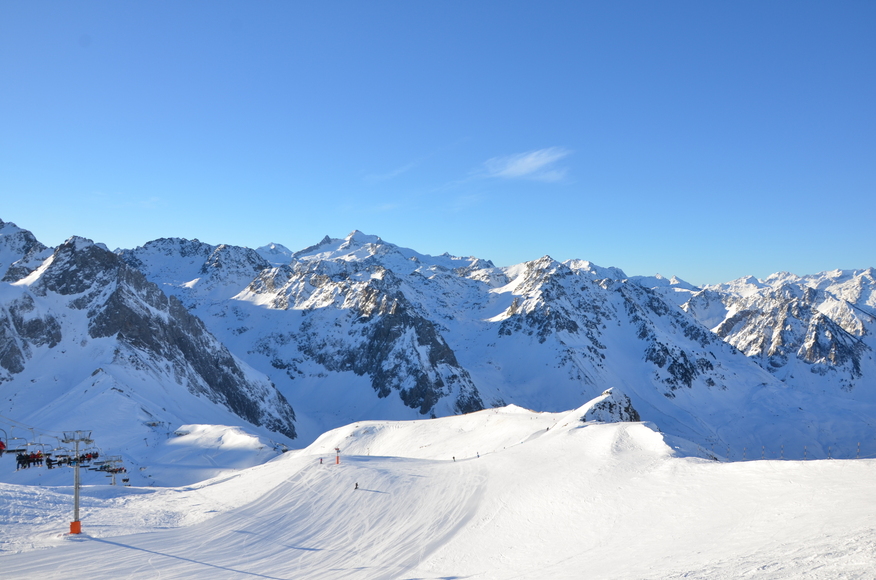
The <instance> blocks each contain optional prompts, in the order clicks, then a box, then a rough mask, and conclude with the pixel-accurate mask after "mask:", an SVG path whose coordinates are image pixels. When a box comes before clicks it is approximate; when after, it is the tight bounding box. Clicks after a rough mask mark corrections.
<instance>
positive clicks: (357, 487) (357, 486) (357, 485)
mask: <svg viewBox="0 0 876 580" xmlns="http://www.w3.org/2000/svg"><path fill="white" fill-rule="evenodd" d="M353 489H359V482H358V481H357V482H356V487H354V488H353Z"/></svg>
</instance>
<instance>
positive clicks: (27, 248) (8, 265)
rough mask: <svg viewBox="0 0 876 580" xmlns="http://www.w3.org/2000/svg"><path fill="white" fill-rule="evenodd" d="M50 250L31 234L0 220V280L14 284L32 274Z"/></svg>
mask: <svg viewBox="0 0 876 580" xmlns="http://www.w3.org/2000/svg"><path fill="white" fill-rule="evenodd" d="M50 253H51V250H49V248H47V247H46V246H44V245H43V244H41V243H40V242H39V241H38V240H37V239H36V236H34V235H33V234H32V233H31V232H29V231H28V230H23V229H21V228H19V227H18V226H16V225H15V224H14V223H12V222H4V221H3V220H0V256H3V258H0V280H2V281H3V282H16V281H18V280H21V279H22V278H24V277H25V276H27V275H28V274H30V273H31V272H33V271H34V270H35V269H36V267H37V266H39V264H40V263H41V262H42V261H43V260H44V259H45V258H47V257H48V256H49V254H50Z"/></svg>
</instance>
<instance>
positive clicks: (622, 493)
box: [0, 407, 876, 580]
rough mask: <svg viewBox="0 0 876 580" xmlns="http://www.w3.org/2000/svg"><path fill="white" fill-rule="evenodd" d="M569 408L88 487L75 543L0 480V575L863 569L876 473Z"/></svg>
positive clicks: (351, 439) (18, 489)
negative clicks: (714, 445)
mask: <svg viewBox="0 0 876 580" xmlns="http://www.w3.org/2000/svg"><path fill="white" fill-rule="evenodd" d="M580 414H582V413H581V409H579V410H576V411H574V412H571V413H555V414H552V413H532V412H529V411H526V410H524V409H520V408H513V407H512V408H508V409H501V410H488V411H482V412H479V413H472V414H470V415H465V416H460V417H448V418H442V419H436V420H429V421H412V422H362V423H357V424H354V425H349V426H346V427H343V428H341V429H337V430H335V431H332V432H329V433H326V434H325V435H324V436H323V437H321V438H320V439H319V440H317V441H316V442H314V444H312V445H311V446H310V447H308V448H307V449H304V450H300V451H293V452H289V453H287V454H285V455H283V456H281V457H279V458H277V459H275V460H273V461H271V462H269V463H266V464H264V465H260V466H257V467H253V468H250V469H245V470H242V471H239V472H237V473H236V474H231V475H226V476H223V477H220V478H216V479H213V480H208V481H205V482H202V483H200V484H195V485H191V486H188V487H182V488H164V489H157V488H156V489H145V488H118V487H117V488H111V487H108V486H93V487H88V488H86V489H85V490H84V491H83V495H84V496H85V499H84V500H83V517H82V521H83V531H84V532H85V533H84V534H83V535H82V536H80V537H72V536H64V535H63V532H64V531H66V529H67V525H68V521H69V513H70V507H69V506H70V504H69V503H67V504H66V505H65V501H64V499H65V498H66V499H68V500H69V493H70V492H69V488H51V489H50V488H39V487H29V486H16V485H8V484H6V485H2V486H0V500H2V501H0V506H3V507H0V577H3V578H6V577H9V578H21V579H29V578H39V579H40V580H50V579H52V578H82V579H85V578H88V579H99V578H113V579H116V578H145V577H150V578H162V579H166V578H195V579H199V578H203V579H205V580H207V579H210V580H213V579H216V578H220V579H222V578H250V577H253V578H283V579H287V578H317V579H319V578H332V579H334V578H357V579H358V578H365V579H370V578H380V579H383V578H385V579H390V578H393V579H394V578H399V579H403V578H479V579H501V580H509V579H512V578H551V579H554V578H560V579H562V578H576V579H578V578H606V579H612V578H617V579H621V578H654V579H658V578H703V579H705V578H709V579H715V578H717V579H725V578H726V579H730V578H741V577H753V578H769V579H772V578H799V577H806V578H817V579H827V578H873V577H874V576H876V557H874V555H873V554H874V553H876V501H874V500H876V491H874V486H873V481H876V460H869V459H868V460H858V461H838V460H834V461H806V462H795V461H784V462H783V461H750V462H740V463H719V462H715V461H708V460H704V459H699V458H695V457H681V456H678V455H677V454H676V453H675V452H674V451H673V449H672V448H671V447H670V446H668V445H667V444H666V443H665V442H664V439H663V436H662V435H661V434H659V433H657V432H655V431H653V430H652V429H651V428H649V427H648V426H647V425H645V424H640V423H617V424H582V423H580V422H578V421H577V420H576V416H580ZM334 447H341V449H342V455H341V464H340V465H334V451H333V448H334ZM348 453H351V454H353V455H348ZM368 453H370V455H368ZM478 453H479V454H480V457H478V455H477V454H478ZM454 456H455V457H456V461H454V460H453V459H452V458H453V457H454ZM320 458H323V460H324V463H323V464H322V465H320V464H319V459H320ZM356 483H358V484H359V489H358V490H354V486H355V484H356ZM35 548H48V549H35Z"/></svg>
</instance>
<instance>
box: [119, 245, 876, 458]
mask: <svg viewBox="0 0 876 580" xmlns="http://www.w3.org/2000/svg"><path fill="white" fill-rule="evenodd" d="M193 243H194V242H189V241H186V240H157V241H156V242H150V243H149V244H146V245H145V246H143V247H141V248H136V249H134V250H126V251H124V252H122V253H121V255H122V256H123V257H124V258H125V259H126V260H128V261H129V263H132V264H135V265H137V266H138V267H139V268H142V270H143V271H144V272H145V273H146V275H147V276H148V277H149V278H150V279H151V280H153V281H155V282H156V283H159V284H160V285H162V287H163V288H164V289H165V291H166V292H168V293H170V294H174V295H177V296H179V297H180V299H181V300H182V301H183V302H184V303H185V304H187V305H188V306H190V307H191V308H192V309H193V311H194V312H196V313H197V314H198V315H199V316H200V317H201V318H202V319H203V320H204V321H205V322H206V323H207V325H208V326H209V327H210V329H211V331H213V332H214V333H215V334H216V335H217V336H221V337H222V338H223V340H224V341H225V342H226V344H228V345H229V346H230V347H231V348H232V350H233V351H234V352H236V353H238V354H239V355H240V356H242V357H243V358H245V360H247V362H249V363H250V364H251V365H253V366H254V367H256V368H257V369H259V370H261V371H262V372H264V373H266V374H268V375H269V376H271V378H272V379H273V380H274V382H275V383H276V384H277V385H278V387H279V388H280V390H281V391H282V392H283V393H284V394H286V396H287V397H288V398H289V399H290V400H292V401H293V402H295V404H296V406H297V407H298V408H299V416H307V417H308V420H310V421H311V424H310V425H311V426H310V427H309V428H310V429H313V431H312V432H311V434H309V435H308V438H309V437H310V436H316V435H318V434H319V432H321V431H322V430H325V429H327V428H330V427H334V426H337V425H339V424H343V423H344V422H349V421H355V420H357V419H369V418H406V417H410V418H413V417H415V416H417V415H422V414H429V415H432V414H437V415H446V414H449V413H458V412H465V411H469V410H474V409H477V408H480V407H482V406H491V405H504V404H508V403H514V404H517V405H521V406H524V407H528V408H533V409H544V410H552V411H557V410H564V409H570V408H576V407H578V406H580V405H581V403H582V401H587V400H590V399H592V398H594V397H597V396H599V395H600V394H601V393H602V392H603V391H604V390H605V389H606V388H611V387H619V388H621V389H622V390H623V391H624V392H625V393H627V395H628V396H629V398H630V400H631V404H632V406H633V407H634V408H635V409H637V410H638V413H639V414H640V416H641V417H642V418H643V419H644V420H650V421H655V422H656V423H657V424H658V425H659V426H660V427H661V428H662V429H664V430H666V431H667V432H671V433H673V434H676V435H680V436H683V437H687V438H690V439H693V440H695V441H698V442H700V443H701V444H711V445H716V444H717V445H719V446H725V445H732V446H739V447H742V446H745V445H750V446H752V447H753V446H755V445H757V444H758V442H759V441H763V440H770V441H771V442H774V441H775V440H776V438H784V439H787V440H793V439H796V440H800V441H803V440H806V441H807V442H808V444H809V446H810V453H812V451H811V450H812V449H813V445H814V446H816V447H817V446H818V445H822V446H823V447H824V448H826V447H827V446H828V444H829V443H828V440H829V439H830V440H831V441H832V442H833V443H836V441H835V440H836V439H837V438H838V437H839V438H844V439H850V438H851V439H856V440H857V439H859V438H862V437H863V436H864V434H866V433H872V432H873V424H874V421H873V417H874V414H873V408H872V405H871V403H872V396H871V395H866V394H865V393H863V392H861V391H860V390H859V391H858V392H856V393H854V394H853V395H850V394H849V391H848V390H846V391H843V390H842V389H834V391H836V392H832V391H831V392H828V391H824V390H823V392H821V393H819V394H817V395H816V393H815V389H806V390H803V391H801V390H794V389H790V390H789V389H788V386H789V384H790V383H788V382H783V380H781V379H785V377H778V376H777V375H776V374H775V373H771V372H768V371H767V370H766V369H765V368H763V367H761V366H760V364H759V363H761V362H762V361H760V360H757V358H748V357H746V356H745V354H744V353H743V352H741V351H740V349H738V348H737V347H736V346H734V344H733V343H732V341H725V340H723V338H724V337H722V336H720V335H718V334H716V333H714V332H710V328H711V327H707V326H704V324H703V323H702V322H701V321H702V318H701V317H699V315H698V311H696V310H695V309H694V308H692V307H690V306H685V307H684V308H680V307H679V306H680V305H682V304H684V303H685V302H687V300H688V299H691V298H692V297H693V296H695V295H697V294H698V293H702V292H705V291H701V290H700V289H698V288H695V287H693V286H691V285H689V284H686V283H684V282H683V281H679V280H677V279H674V278H673V279H670V280H667V279H663V278H660V277H657V278H643V277H639V278H634V279H630V278H628V277H627V276H626V275H625V274H624V273H623V272H622V271H621V270H619V269H617V268H600V267H598V266H595V265H594V264H591V263H589V262H585V261H581V260H571V261H568V262H565V263H559V262H557V261H555V260H552V259H551V258H549V257H547V256H546V257H544V258H541V259H539V260H535V261H533V262H528V263H525V264H520V265H517V266H512V267H508V268H497V267H495V266H494V265H493V264H492V263H490V262H488V261H485V260H481V259H477V258H458V257H453V256H449V255H443V256H425V255H422V254H419V253H417V252H415V251H413V250H408V249H405V248H400V247H397V246H395V245H393V244H389V243H387V242H384V241H383V240H381V239H380V238H378V237H376V236H368V235H365V234H362V233H361V232H353V233H352V234H350V235H349V236H348V237H347V238H345V239H332V238H329V237H326V238H324V239H323V240H322V241H320V242H319V243H317V244H315V245H314V246H311V247H309V248H306V249H304V250H301V251H299V252H296V253H294V254H292V255H291V256H290V259H289V263H288V264H282V263H279V265H278V264H277V263H275V264H273V265H270V266H269V267H265V268H263V269H261V270H260V271H258V272H256V274H255V276H253V277H252V278H251V279H250V280H249V281H246V282H244V280H245V279H246V278H247V276H248V275H249V273H250V272H254V271H255V270H257V269H258V266H257V265H254V262H253V260H251V259H250V258H247V255H248V253H249V252H252V250H249V249H246V248H233V247H228V246H205V247H202V248H201V249H200V250H199V253H198V259H196V260H192V259H191V256H192V254H191V253H189V254H188V255H187V256H185V257H182V256H180V257H177V256H176V252H179V250H178V248H189V247H190V246H191V244H193ZM197 244H200V242H197ZM220 247H221V248H224V250H223V251H224V252H225V253H226V254H227V257H228V259H227V260H225V262H224V263H223V267H224V268H228V272H229V274H228V275H225V274H221V273H220V271H219V270H217V271H215V272H214V275H213V277H212V278H209V279H208V278H205V277H204V268H203V262H198V260H200V259H202V258H203V259H204V260H206V257H207V256H208V255H212V253H213V252H215V251H217V250H218V249H219V248H220ZM226 297H227V298H226ZM698 318H699V319H698ZM832 336H833V335H832ZM813 344H814V345H815V346H813V348H810V351H811V352H815V350H818V349H821V350H824V349H828V350H829V349H830V347H829V346H827V345H826V344H824V342H823V341H822V342H821V343H813ZM813 349H814V350H813ZM825 360H827V361H829V362H831V361H833V362H835V363H837V364H839V363H840V361H841V357H839V356H836V357H834V358H833V359H831V358H830V357H829V356H828V357H827V358H826V359H825ZM850 364H852V367H850V368H853V367H854V365H853V363H850ZM835 366H836V365H835ZM837 368H838V367H837ZM861 372H866V371H865V370H862V371H861ZM361 379H364V381H365V382H364V383H363V382H362V380H361ZM786 380H787V379H786ZM365 385H367V387H368V389H367V390H368V391H370V392H371V393H372V395H370V396H368V395H367V392H366V391H364V390H363V387H364V386H365ZM375 395H376V397H375ZM378 400H382V401H384V403H380V404H377V401H378ZM393 401H395V402H393ZM861 402H863V403H865V404H863V405H862V404H860V403H861ZM868 405H870V406H868ZM404 408H409V409H411V410H412V411H413V414H412V415H408V414H406V413H405V411H404ZM825 408H829V409H831V412H835V413H837V414H839V415H844V416H845V417H846V418H845V419H844V421H845V423H846V424H847V425H850V426H851V427H849V430H848V432H846V431H843V432H842V433H839V431H838V430H836V429H826V428H825V425H826V424H827V423H829V421H827V420H824V418H823V415H824V414H825V412H824V409H825ZM302 409H304V411H303V412H302ZM831 438H832V439H831ZM801 448H802V444H801Z"/></svg>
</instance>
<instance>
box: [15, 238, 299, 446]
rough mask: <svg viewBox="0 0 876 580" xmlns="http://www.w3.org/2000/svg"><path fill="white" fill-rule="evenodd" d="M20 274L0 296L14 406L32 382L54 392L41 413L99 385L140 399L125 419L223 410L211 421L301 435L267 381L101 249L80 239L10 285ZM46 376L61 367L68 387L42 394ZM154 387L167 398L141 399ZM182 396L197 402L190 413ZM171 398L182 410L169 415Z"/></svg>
mask: <svg viewBox="0 0 876 580" xmlns="http://www.w3.org/2000/svg"><path fill="white" fill-rule="evenodd" d="M22 258H23V259H25V260H26V259H27V255H26V253H25V255H24V256H22ZM14 266H15V263H13V267H12V268H9V270H8V272H7V283H6V284H4V285H3V286H2V294H0V296H2V300H0V389H3V390H4V392H6V393H11V394H12V395H13V397H11V398H10V397H7V399H8V400H10V401H12V400H13V399H14V398H15V396H19V395H21V389H20V388H19V389H16V388H15V387H16V384H15V383H21V382H22V381H24V380H26V379H29V380H30V382H31V383H33V385H34V386H32V387H31V388H32V389H44V388H45V389H46V391H52V393H53V395H52V396H51V397H47V400H45V401H43V404H44V405H46V406H51V405H54V404H55V403H56V401H55V400H53V398H55V399H57V398H58V397H60V398H67V399H69V400H70V401H69V402H70V404H71V405H72V404H73V403H72V399H71V397H72V395H71V393H72V392H73V391H76V390H77V386H78V387H82V389H83V392H87V391H88V389H89V386H90V387H91V388H92V390H94V388H96V387H97V384H98V382H101V381H103V382H105V386H106V389H108V391H110V390H111V391H113V392H115V393H128V394H129V393H130V392H131V391H138V394H137V396H136V398H139V399H141V404H140V405H139V408H138V409H137V415H138V416H137V417H130V418H129V420H136V421H141V422H143V423H144V424H145V423H149V424H152V425H157V424H159V423H161V424H164V423H166V424H168V425H169V424H171V423H174V422H180V423H186V422H189V423H196V422H199V421H201V420H203V418H204V416H203V413H204V410H205V409H210V408H211V407H216V406H218V407H219V408H220V409H225V411H223V412H224V415H223V412H214V411H213V410H210V411H209V412H208V413H206V415H208V416H209V415H212V416H213V417H214V419H216V418H221V419H223V420H225V421H226V422H230V421H233V422H239V421H240V420H241V419H243V420H245V421H247V422H249V423H250V424H252V425H254V426H256V427H262V428H263V429H266V430H268V431H271V432H274V433H277V434H280V435H282V436H285V437H288V438H294V437H295V435H296V433H295V427H294V420H295V415H294V412H293V410H292V408H291V406H290V405H289V404H288V402H287V401H286V400H285V398H284V397H283V396H282V395H281V394H280V393H279V392H277V390H276V389H275V388H274V386H273V385H272V384H271V383H270V381H269V380H268V379H267V377H264V376H263V375H260V374H259V373H257V372H255V371H254V370H253V369H251V368H249V367H247V365H246V364H245V363H243V362H242V361H240V360H239V359H238V358H237V357H235V356H234V355H232V354H231V353H230V352H229V351H228V349H227V348H226V347H225V346H224V345H222V343H221V342H220V341H218V340H217V339H216V338H215V337H214V336H212V335H211V334H210V333H209V332H208V331H207V329H206V328H205V327H204V325H203V323H202V322H201V321H200V320H199V319H198V318H197V317H196V316H194V315H193V314H191V313H190V312H189V311H188V309H186V308H185V307H184V306H183V305H182V304H181V303H180V302H179V300H177V299H176V298H175V297H173V296H171V297H168V296H167V295H165V294H164V293H163V292H162V291H161V290H160V289H159V288H158V287H157V286H156V285H155V284H154V283H152V282H149V281H148V280H147V279H146V278H145V277H144V275H143V274H142V273H141V272H140V271H139V270H137V269H135V268H132V267H130V266H128V265H127V264H126V263H125V262H124V261H123V260H121V259H120V257H119V256H117V255H116V254H114V253H112V252H110V251H108V250H107V249H106V248H105V247H103V246H101V245H99V244H94V243H92V242H91V241H90V240H85V239H83V238H76V237H74V238H71V239H70V240H68V241H67V242H65V243H64V244H62V245H61V246H59V247H58V248H56V249H55V250H54V252H53V253H52V254H51V255H50V256H49V257H48V258H47V259H46V260H44V261H43V262H42V264H41V265H40V266H39V267H38V268H37V269H35V270H33V271H31V272H30V273H29V274H27V275H26V276H24V277H22V278H21V279H15V278H16V276H12V277H11V278H10V272H13V271H14ZM65 361H66V362H65ZM41 368H43V369H45V370H48V371H49V372H57V370H56V369H58V368H64V369H65V374H66V375H67V376H65V377H64V381H62V382H63V383H66V384H65V385H63V386H60V387H59V388H55V387H52V388H48V387H44V383H45V381H46V377H45V376H42V375H41ZM132 376H133V377H135V381H134V384H133V385H132V384H131V377H132ZM95 377H96V378H95ZM142 381H146V382H148V383H149V385H148V386H141V385H140V384H139V383H140V382H142ZM54 382H58V378H57V376H56V377H55V379H54ZM2 383H7V385H2ZM89 383H90V384H89ZM71 387H72V388H71ZM65 389H66V390H65ZM150 389H152V391H154V390H156V389H157V390H158V391H159V392H160V395H161V400H156V399H155V398H153V399H152V400H149V397H148V396H145V395H143V393H144V392H146V391H149V390H150ZM183 393H185V394H186V395H187V396H188V397H190V398H194V399H195V400H198V401H200V402H192V403H190V405H191V406H190V407H189V408H186V405H184V404H182V401H183V400H188V399H186V396H182V394H183ZM168 396H169V397H170V398H171V400H172V403H171V404H173V405H174V406H175V407H176V409H177V411H178V412H174V411H168V410H167V408H165V407H166V406H167V405H166V404H165V403H163V402H162V401H164V400H165V399H166V397H168ZM77 404H78V403H77ZM83 404H85V403H83ZM88 404H91V403H88ZM162 405H163V406H162ZM24 407H26V405H25V406H23V407H20V408H19V412H23V410H24ZM68 410H69V411H71V412H72V411H74V409H73V408H71V409H68ZM10 411H11V409H10ZM199 414H200V415H202V416H199ZM226 415H227V417H226ZM19 416H20V414H19ZM235 416H236V418H235V419H231V417H235Z"/></svg>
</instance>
